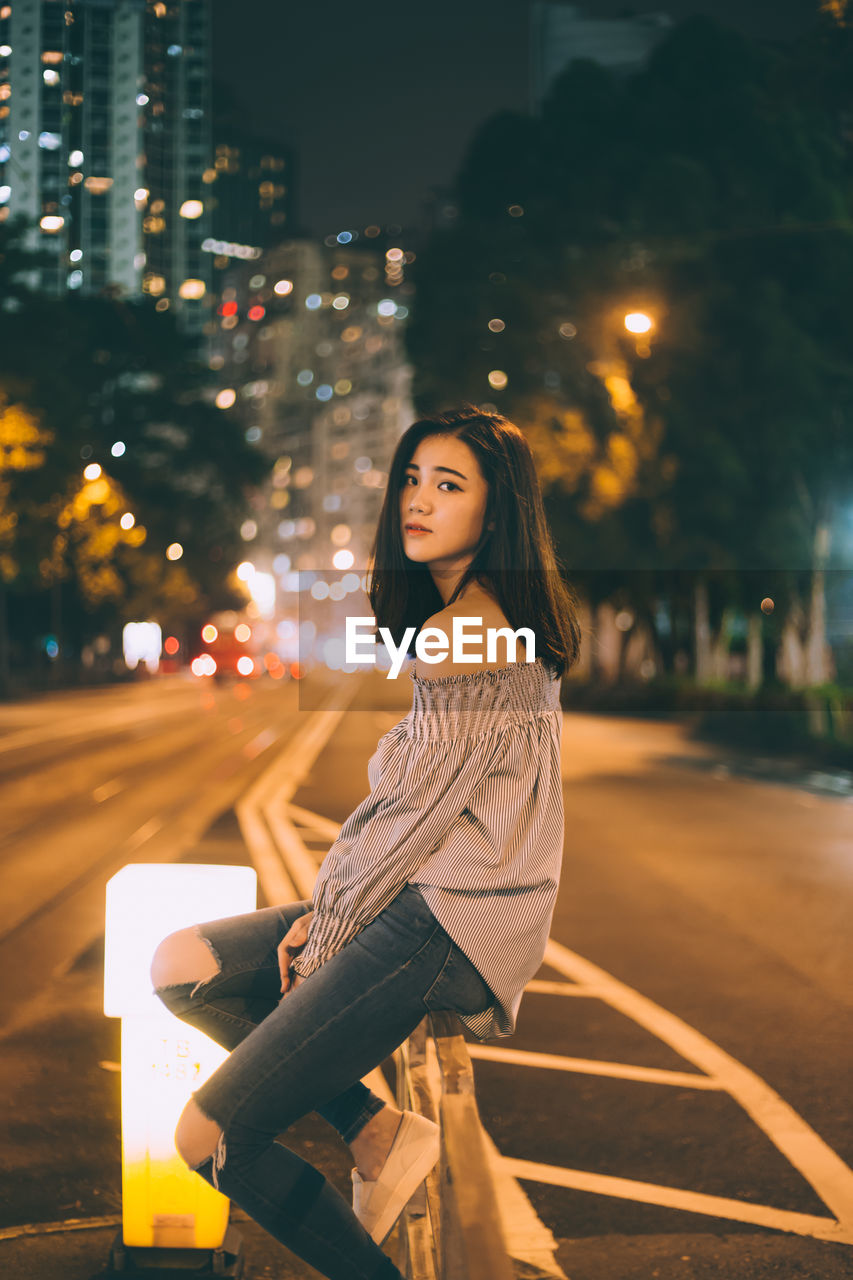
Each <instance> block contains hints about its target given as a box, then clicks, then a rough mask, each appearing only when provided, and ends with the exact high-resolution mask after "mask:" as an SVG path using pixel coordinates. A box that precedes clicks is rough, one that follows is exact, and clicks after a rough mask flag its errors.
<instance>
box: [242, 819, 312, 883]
mask: <svg viewBox="0 0 853 1280" xmlns="http://www.w3.org/2000/svg"><path fill="white" fill-rule="evenodd" d="M237 810H238V813H237V817H238V821H239V823H240V830H241V831H242V833H243V839H244V840H245V842H246V848H247V849H248V850H249V856H250V857H251V859H252V862H253V863H254V866H255V870H256V871H257V873H258V879H259V880H260V882H261V887H262V889H263V891H264V897H265V898H266V900H267V902H268V903H270V905H271V906H275V905H277V904H280V903H285V902H297V901H299V899H300V894H299V892H298V891H297V889H296V886H295V885H294V883H293V881H292V880H291V878H290V876H289V875H288V874H287V872H286V871H285V869H284V863H283V862H282V860H281V856H280V855H279V852H278V849H277V848H276V845H275V841H274V840H273V838H272V836H271V835H270V833H269V830H268V828H267V825H266V823H265V822H264V819H263V817H262V815H261V814H260V813H258V812H257V811H256V810H255V809H248V810H244V811H243V812H242V813H241V812H240V805H239V804H238V806H237Z"/></svg>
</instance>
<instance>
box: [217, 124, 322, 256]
mask: <svg viewBox="0 0 853 1280" xmlns="http://www.w3.org/2000/svg"><path fill="white" fill-rule="evenodd" d="M214 151H215V158H214V162H213V169H212V170H211V171H208V173H207V174H206V175H205V183H206V184H207V187H208V190H207V201H209V203H210V205H211V208H212V214H211V217H212V222H211V226H212V232H211V234H212V235H213V238H214V240H224V241H237V242H238V243H239V244H249V245H257V246H259V247H260V248H263V249H269V248H271V247H272V246H273V245H275V244H279V243H280V242H281V241H282V240H290V239H292V238H293V236H294V235H298V234H299V232H298V228H297V225H296V207H295V195H296V183H295V174H294V155H293V152H292V151H291V150H290V148H288V147H282V145H281V143H279V142H274V141H273V140H272V139H267V138H259V137H256V136H254V135H253V134H251V133H249V132H247V131H246V130H243V129H239V128H237V127H235V126H234V125H233V124H232V125H228V126H221V127H217V126H214ZM207 201H206V202H207Z"/></svg>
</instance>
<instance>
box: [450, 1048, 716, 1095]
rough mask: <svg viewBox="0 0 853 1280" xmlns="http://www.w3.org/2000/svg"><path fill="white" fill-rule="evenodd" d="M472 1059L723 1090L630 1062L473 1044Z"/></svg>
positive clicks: (692, 1076)
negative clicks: (606, 1060)
mask: <svg viewBox="0 0 853 1280" xmlns="http://www.w3.org/2000/svg"><path fill="white" fill-rule="evenodd" d="M468 1053H469V1054H470V1056H471V1057H472V1058H481V1059H482V1060H483V1061H484V1062H504V1063H512V1064H513V1065H514V1066H519V1067H539V1068H542V1069H544V1070H546V1071H579V1072H582V1073H583V1074H585V1075H590V1076H615V1077H616V1078H617V1079H621V1080H642V1081H644V1082H645V1083H647V1084H671V1085H675V1086H676V1087H677V1088H679V1089H683V1088H684V1087H685V1086H686V1087H687V1088H688V1089H721V1088H722V1085H721V1084H720V1083H719V1082H718V1081H716V1080H712V1079H711V1077H710V1076H705V1075H697V1074H696V1073H695V1072H692V1073H691V1072H689V1071H667V1070H665V1069H664V1068H662V1067H640V1066H634V1064H633V1063H630V1062H602V1061H601V1060H600V1059H598V1058H564V1057H561V1056H560V1055H559V1054H556V1053H532V1052H530V1051H529V1050H527V1049H500V1048H497V1047H496V1046H494V1045H488V1044H469V1045H468Z"/></svg>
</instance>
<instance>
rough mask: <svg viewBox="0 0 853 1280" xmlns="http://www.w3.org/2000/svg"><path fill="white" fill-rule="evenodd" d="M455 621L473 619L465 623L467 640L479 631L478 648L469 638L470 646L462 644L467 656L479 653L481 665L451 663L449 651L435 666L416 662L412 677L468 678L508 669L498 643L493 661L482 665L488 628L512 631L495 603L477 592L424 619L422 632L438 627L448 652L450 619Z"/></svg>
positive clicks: (451, 628) (451, 642) (508, 664)
mask: <svg viewBox="0 0 853 1280" xmlns="http://www.w3.org/2000/svg"><path fill="white" fill-rule="evenodd" d="M457 617H458V618H474V619H475V621H474V622H473V623H469V624H468V626H467V627H466V631H467V632H468V634H469V636H471V637H473V636H475V635H476V634H477V632H478V631H479V630H482V634H483V643H482V647H481V646H480V644H479V642H475V640H474V639H473V638H472V639H471V641H470V643H467V644H466V648H467V649H468V650H469V651H470V652H473V653H478V652H481V653H482V655H483V657H482V661H479V662H454V661H453V654H452V651H451V652H448V654H447V657H445V658H442V659H441V660H440V661H439V662H422V661H421V660H420V658H416V659H415V674H416V675H417V676H419V677H421V678H422V679H425V680H435V679H438V678H439V677H441V676H454V675H472V674H474V673H476V672H478V671H497V670H499V669H501V668H502V667H507V666H510V665H511V664H510V663H509V662H507V660H506V654H507V650H506V645H505V644H504V643H503V642H502V641H501V640H500V639H499V640H498V643H497V653H496V658H495V661H494V662H487V661H486V632H487V630H488V629H489V628H490V627H492V628H495V629H498V628H501V627H506V628H508V629H509V630H512V628H511V627H510V626H509V622H508V621H507V619H506V616H505V614H504V612H503V610H502V609H501V607H500V605H499V604H498V603H497V601H495V600H493V599H492V598H491V597H490V596H488V595H486V593H485V592H482V593H479V592H478V593H477V594H476V595H471V596H469V597H466V599H464V600H457V601H455V602H454V603H453V604H452V605H449V606H448V607H447V608H446V609H441V610H439V612H438V613H434V614H433V615H432V617H431V618H427V620H426V622H425V623H424V626H423V629H424V630H426V628H427V627H438V628H439V630H440V631H442V632H443V633H444V634H445V635H446V636H447V642H448V649H449V650H452V644H453V619H454V618H457Z"/></svg>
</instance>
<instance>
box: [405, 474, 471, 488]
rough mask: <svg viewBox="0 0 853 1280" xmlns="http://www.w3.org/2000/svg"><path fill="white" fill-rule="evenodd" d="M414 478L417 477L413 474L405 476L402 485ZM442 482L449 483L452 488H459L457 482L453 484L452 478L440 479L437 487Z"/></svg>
mask: <svg viewBox="0 0 853 1280" xmlns="http://www.w3.org/2000/svg"><path fill="white" fill-rule="evenodd" d="M416 478H417V477H415V476H406V479H405V480H404V482H403V483H404V485H407V484H408V483H409V481H410V480H415V479H416ZM442 484H449V485H450V486H451V488H453V489H458V488H459V485H458V484H454V483H453V481H452V480H442V481H440V484H439V487H440V486H441V485H442Z"/></svg>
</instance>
